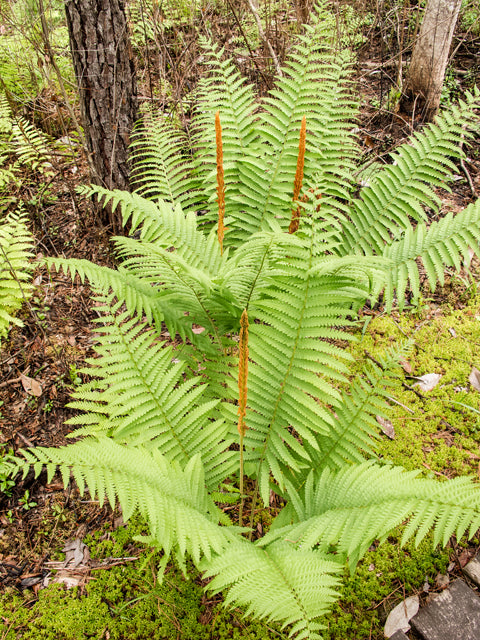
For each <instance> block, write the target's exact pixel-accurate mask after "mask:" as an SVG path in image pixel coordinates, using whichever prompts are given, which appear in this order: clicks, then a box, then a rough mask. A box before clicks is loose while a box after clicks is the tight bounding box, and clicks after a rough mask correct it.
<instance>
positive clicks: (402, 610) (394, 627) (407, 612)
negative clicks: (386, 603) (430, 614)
mask: <svg viewBox="0 0 480 640" xmlns="http://www.w3.org/2000/svg"><path fill="white" fill-rule="evenodd" d="M419 606H420V600H419V598H418V596H411V597H410V598H407V599H406V600H404V601H403V602H400V604H397V606H396V607H395V608H394V609H392V611H390V613H389V615H388V618H387V621H386V623H385V629H384V634H385V637H386V638H390V636H393V634H394V633H395V631H398V630H399V629H400V630H401V631H404V632H407V631H408V630H409V629H410V625H409V622H410V620H411V619H412V618H413V616H414V615H415V614H416V613H417V612H418V608H419Z"/></svg>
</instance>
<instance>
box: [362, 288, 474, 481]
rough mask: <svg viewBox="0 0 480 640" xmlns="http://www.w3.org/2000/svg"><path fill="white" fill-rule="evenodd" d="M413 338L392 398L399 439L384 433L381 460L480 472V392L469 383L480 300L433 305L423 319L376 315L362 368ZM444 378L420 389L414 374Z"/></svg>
mask: <svg viewBox="0 0 480 640" xmlns="http://www.w3.org/2000/svg"><path fill="white" fill-rule="evenodd" d="M406 338H408V339H411V340H413V341H414V346H413V349H412V351H411V353H410V355H409V357H408V358H407V361H406V362H405V363H404V369H406V370H407V371H403V372H402V375H401V376H400V379H399V386H398V388H397V389H396V390H395V393H394V394H393V396H392V397H393V398H394V400H396V401H397V403H401V404H397V403H396V402H394V401H393V400H392V401H391V402H390V416H389V417H390V420H391V421H392V424H393V427H394V429H395V438H394V439H393V440H390V439H388V438H387V437H385V436H382V437H381V439H380V446H379V447H378V452H379V454H380V456H381V457H384V458H386V459H388V460H391V461H392V462H394V463H395V464H398V465H401V466H403V467H405V468H407V469H424V470H426V471H428V470H429V471H430V472H431V473H433V474H435V475H440V476H446V477H449V478H450V477H455V476H457V475H465V474H473V475H477V474H478V469H479V461H480V451H479V442H480V412H479V410H480V406H479V401H480V392H479V391H477V390H476V389H475V388H474V387H473V386H472V385H471V384H470V382H469V376H470V374H471V372H472V369H473V368H474V367H475V368H476V369H479V370H480V298H476V299H474V300H472V301H470V303H469V304H468V305H467V306H466V307H465V308H463V309H462V310H456V311H453V310H450V309H448V308H447V309H445V308H441V307H435V308H431V309H428V310H427V311H425V312H424V313H423V314H422V315H421V317H418V316H415V315H407V314H403V315H401V316H398V317H395V316H391V317H388V316H378V317H376V318H374V319H373V320H372V321H371V322H370V324H369V327H368V332H367V333H366V335H365V336H364V338H363V339H362V340H361V341H360V342H358V343H357V344H355V345H354V347H353V348H352V353H353V355H354V357H355V358H356V359H357V361H358V364H359V368H360V365H361V364H363V362H364V361H365V358H366V357H369V356H371V357H374V358H375V357H376V356H378V355H379V354H381V353H382V352H384V351H385V350H386V349H387V348H389V347H391V346H392V345H395V344H398V343H399V342H401V341H405V339H406ZM430 373H435V374H439V375H441V378H440V380H439V382H438V384H437V385H436V386H435V387H434V388H433V389H432V390H431V391H426V392H425V391H421V389H420V387H419V386H418V385H415V383H416V382H418V381H417V380H416V379H415V377H420V376H423V375H425V374H430Z"/></svg>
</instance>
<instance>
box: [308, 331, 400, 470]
mask: <svg viewBox="0 0 480 640" xmlns="http://www.w3.org/2000/svg"><path fill="white" fill-rule="evenodd" d="M411 346H412V345H411V343H406V344H404V345H399V347H398V348H396V349H392V350H390V351H389V352H388V353H387V354H386V356H385V357H383V358H379V361H378V364H377V363H374V362H368V363H367V364H366V365H365V366H364V368H363V372H362V374H361V375H359V376H357V377H356V378H355V379H354V381H353V383H352V385H351V387H350V388H349V389H348V393H347V392H346V393H343V394H342V401H341V403H340V404H339V405H337V406H336V407H335V416H334V419H333V421H332V423H331V427H330V432H329V433H328V435H327V436H323V435H318V436H317V444H318V449H311V450H310V449H309V452H310V457H311V459H312V462H313V464H312V467H313V468H315V469H317V470H318V471H320V470H321V469H324V468H326V467H329V468H332V469H340V468H342V467H343V466H344V465H345V463H351V462H356V463H360V462H363V461H364V459H365V454H366V455H367V456H374V441H375V440H376V439H377V438H378V422H377V421H376V417H377V416H382V417H386V411H387V409H388V405H387V403H386V401H385V399H386V397H387V396H388V395H390V393H391V389H392V387H394V386H395V374H396V373H397V371H398V362H399V361H400V360H401V359H402V358H405V357H406V356H407V354H408V351H409V350H410V349H411Z"/></svg>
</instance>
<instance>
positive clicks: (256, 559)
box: [201, 541, 342, 640]
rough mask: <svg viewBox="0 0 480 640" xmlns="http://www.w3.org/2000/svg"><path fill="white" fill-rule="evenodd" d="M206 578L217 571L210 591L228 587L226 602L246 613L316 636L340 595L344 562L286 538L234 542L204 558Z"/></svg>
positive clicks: (297, 633) (302, 634) (300, 634)
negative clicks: (297, 546)
mask: <svg viewBox="0 0 480 640" xmlns="http://www.w3.org/2000/svg"><path fill="white" fill-rule="evenodd" d="M201 567H202V568H203V569H205V574H204V575H205V577H207V578H210V577H212V576H215V577H214V578H213V580H212V581H211V582H210V583H209V585H208V590H209V591H213V592H214V593H218V592H220V591H223V590H225V589H228V593H227V596H226V598H225V605H237V606H241V607H246V615H250V614H253V615H254V616H255V617H256V618H260V619H261V618H267V620H269V621H275V622H281V623H282V626H283V627H285V626H286V625H292V629H291V630H290V634H289V635H290V636H293V635H295V637H296V638H298V639H300V638H301V639H302V640H303V639H305V640H306V639H307V638H308V639H310V640H314V639H315V638H318V639H320V638H321V636H320V635H319V634H318V631H319V630H320V629H323V628H325V625H322V624H321V623H320V622H319V620H318V618H319V617H320V616H323V615H325V614H326V613H328V611H329V610H330V608H331V606H332V604H333V603H334V602H335V600H336V599H337V598H338V593H337V587H338V586H339V584H340V580H339V577H338V576H339V574H340V572H341V570H342V565H341V564H339V563H338V562H336V561H335V557H334V556H333V555H330V556H327V555H326V554H323V553H319V552H317V551H312V550H310V549H305V550H302V549H295V548H294V546H293V545H292V544H289V543H287V542H274V543H273V544H271V545H269V546H267V547H264V548H259V547H258V546H257V545H254V544H252V543H249V542H247V541H237V542H235V543H232V544H230V545H229V546H227V547H226V549H225V551H224V552H223V553H222V554H220V555H218V556H214V557H213V558H212V559H211V560H209V561H203V563H202V565H201Z"/></svg>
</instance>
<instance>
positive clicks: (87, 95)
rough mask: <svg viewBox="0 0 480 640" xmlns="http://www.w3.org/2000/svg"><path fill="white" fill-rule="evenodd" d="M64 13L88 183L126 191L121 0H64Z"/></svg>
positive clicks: (130, 74)
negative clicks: (85, 150) (87, 160)
mask: <svg viewBox="0 0 480 640" xmlns="http://www.w3.org/2000/svg"><path fill="white" fill-rule="evenodd" d="M65 12H66V16H67V24H68V31H69V35H70V48H71V52H72V58H73V65H74V69H75V76H76V79H77V84H78V90H79V94H80V111H81V116H82V121H83V126H84V133H85V139H86V143H87V147H88V151H89V156H90V158H89V159H90V170H91V173H92V176H91V178H92V181H93V182H94V183H96V184H100V185H102V186H104V187H107V188H108V189H125V190H128V189H129V186H130V182H129V166H128V146H129V142H130V133H131V131H132V129H133V125H134V122H135V117H136V111H137V83H136V74H135V67H134V63H133V55H132V49H131V45H130V40H129V34H128V24H127V19H126V15H125V5H124V0H66V1H65ZM107 218H109V219H107V220H104V221H105V222H114V220H112V219H111V214H110V215H109V214H108V212H107Z"/></svg>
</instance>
